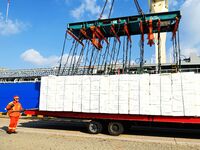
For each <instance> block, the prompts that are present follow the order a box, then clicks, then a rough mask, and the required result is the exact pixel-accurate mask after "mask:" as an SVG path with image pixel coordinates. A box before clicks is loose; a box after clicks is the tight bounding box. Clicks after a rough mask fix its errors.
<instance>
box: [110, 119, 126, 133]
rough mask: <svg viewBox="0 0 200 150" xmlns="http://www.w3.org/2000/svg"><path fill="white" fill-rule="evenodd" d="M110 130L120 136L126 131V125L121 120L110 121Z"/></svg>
mask: <svg viewBox="0 0 200 150" xmlns="http://www.w3.org/2000/svg"><path fill="white" fill-rule="evenodd" d="M108 132H109V134H110V135H114V136H118V135H120V134H121V133H123V132H124V127H123V125H122V124H121V123H120V122H110V123H109V124H108Z"/></svg>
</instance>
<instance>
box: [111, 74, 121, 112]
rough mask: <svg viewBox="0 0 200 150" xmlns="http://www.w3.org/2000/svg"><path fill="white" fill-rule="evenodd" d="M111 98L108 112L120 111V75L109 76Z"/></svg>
mask: <svg viewBox="0 0 200 150" xmlns="http://www.w3.org/2000/svg"><path fill="white" fill-rule="evenodd" d="M109 81H110V88H109V100H108V113H113V114H118V113H119V75H112V76H110V77H109Z"/></svg>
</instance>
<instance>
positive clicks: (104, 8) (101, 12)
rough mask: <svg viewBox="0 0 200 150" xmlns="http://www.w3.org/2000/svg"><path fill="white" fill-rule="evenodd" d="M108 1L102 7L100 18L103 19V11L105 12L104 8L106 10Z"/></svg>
mask: <svg viewBox="0 0 200 150" xmlns="http://www.w3.org/2000/svg"><path fill="white" fill-rule="evenodd" d="M107 3H108V0H106V1H105V3H104V6H103V9H102V11H101V14H100V16H99V19H101V18H102V16H103V13H104V10H105V8H106V5H107Z"/></svg>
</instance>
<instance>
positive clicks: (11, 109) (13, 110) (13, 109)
mask: <svg viewBox="0 0 200 150" xmlns="http://www.w3.org/2000/svg"><path fill="white" fill-rule="evenodd" d="M6 110H7V111H8V115H9V117H10V124H9V127H8V130H7V133H8V134H11V133H17V132H16V127H17V123H18V120H19V118H20V116H21V113H20V112H21V111H23V108H22V105H21V104H20V103H19V96H14V97H13V101H12V102H10V103H9V104H8V105H7V106H6Z"/></svg>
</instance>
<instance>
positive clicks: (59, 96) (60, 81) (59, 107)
mask: <svg viewBox="0 0 200 150" xmlns="http://www.w3.org/2000/svg"><path fill="white" fill-rule="evenodd" d="M64 88H65V77H57V78H56V105H55V111H64Z"/></svg>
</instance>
